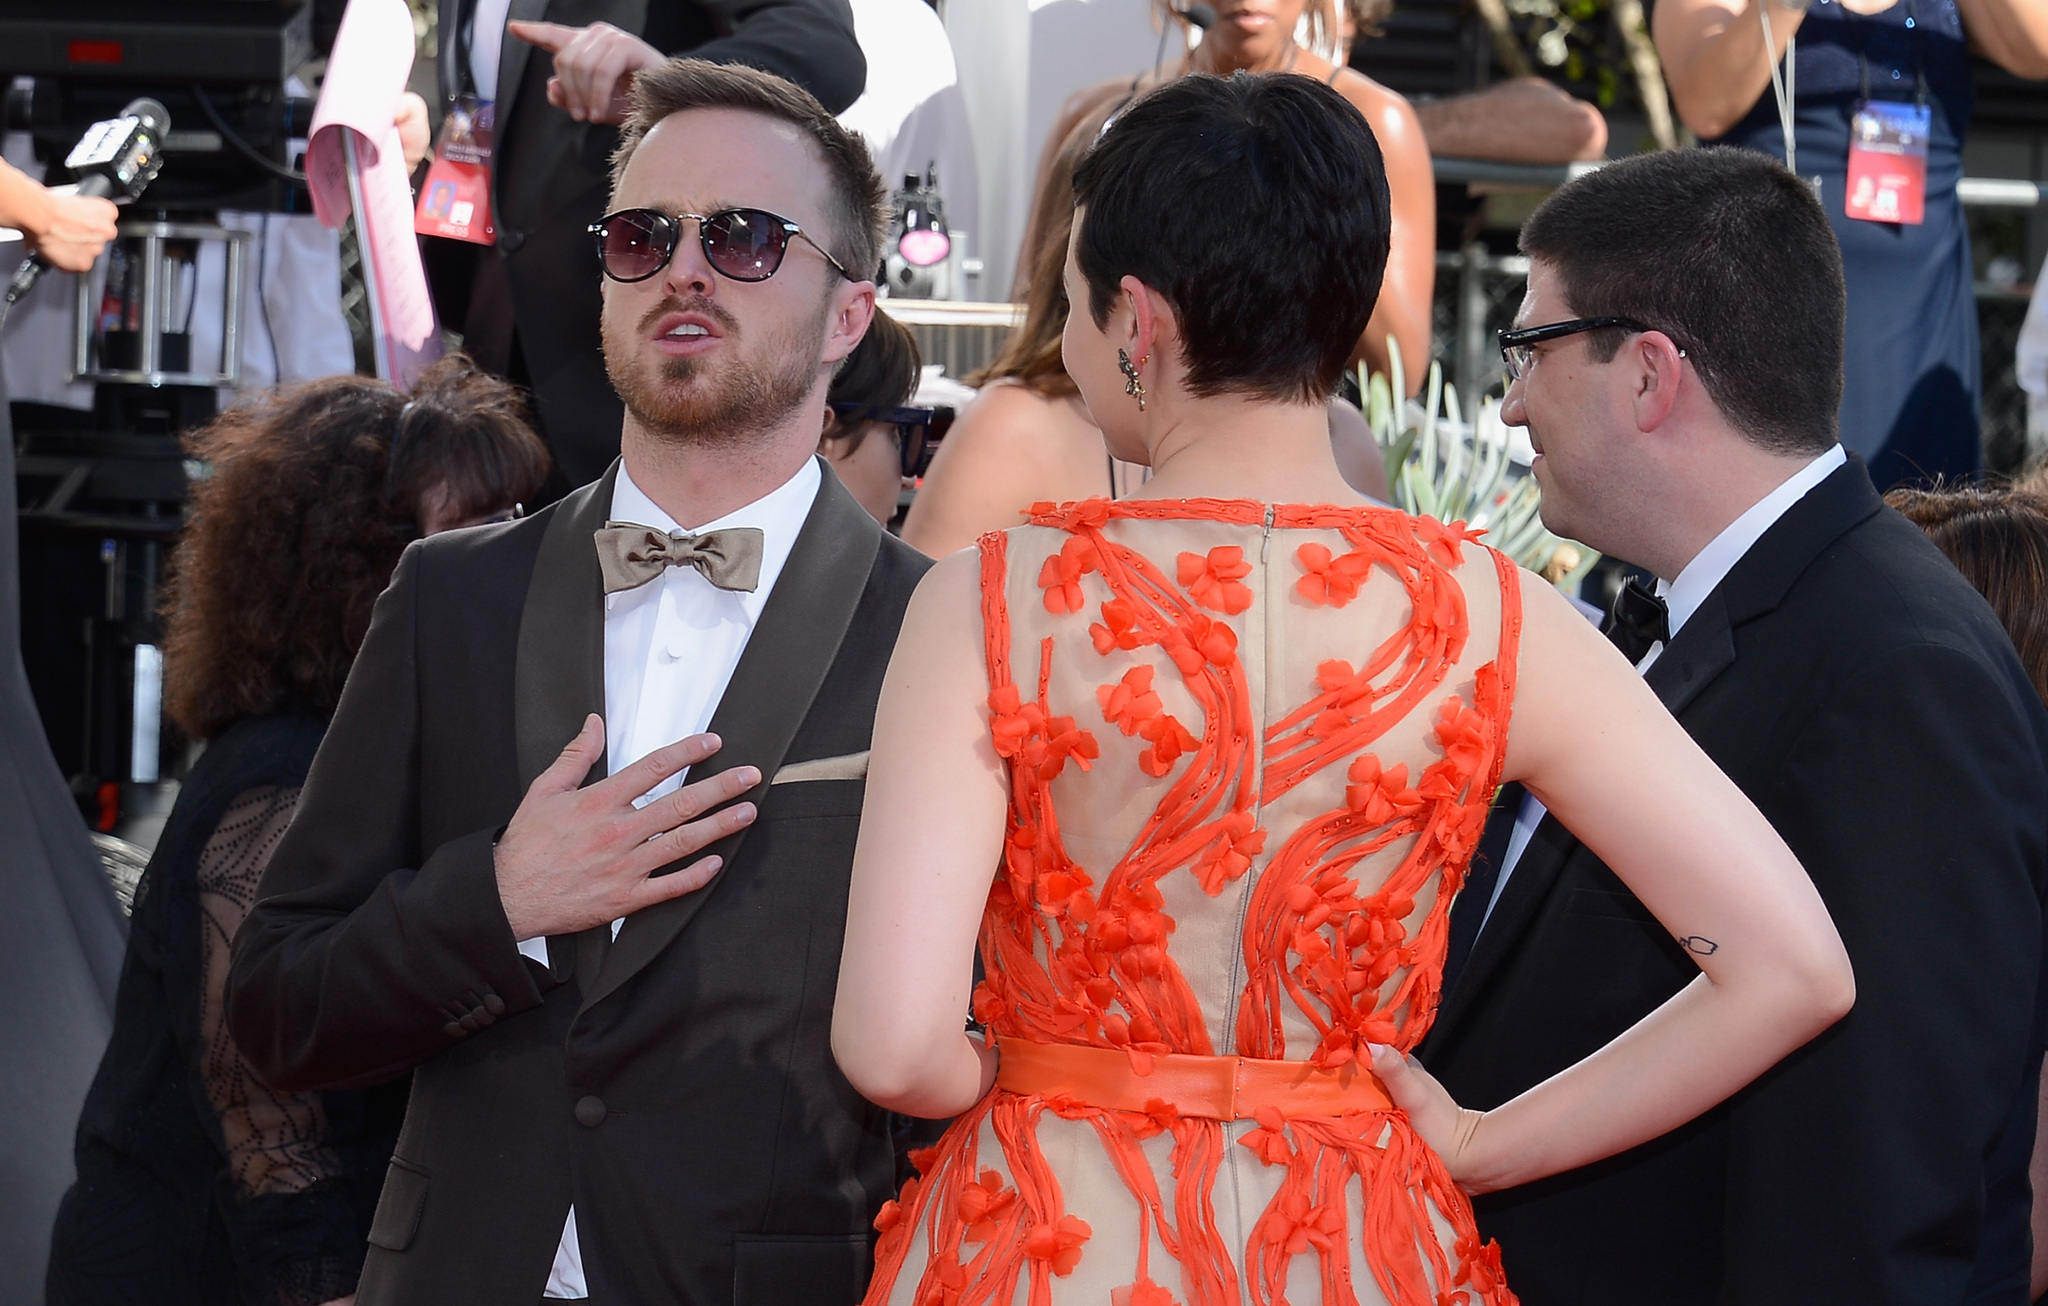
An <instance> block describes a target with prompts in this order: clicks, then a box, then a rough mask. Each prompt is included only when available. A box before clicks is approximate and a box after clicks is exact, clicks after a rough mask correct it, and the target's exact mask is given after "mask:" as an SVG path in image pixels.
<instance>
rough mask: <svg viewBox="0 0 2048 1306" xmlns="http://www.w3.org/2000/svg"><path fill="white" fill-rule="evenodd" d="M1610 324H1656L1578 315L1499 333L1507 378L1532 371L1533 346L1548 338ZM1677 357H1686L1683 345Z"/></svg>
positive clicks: (1639, 328)
mask: <svg viewBox="0 0 2048 1306" xmlns="http://www.w3.org/2000/svg"><path fill="white" fill-rule="evenodd" d="M1608 327H1620V328H1621V329H1622V330H1624V331H1651V330H1655V328H1654V327H1648V326H1645V325H1643V324H1642V323H1641V322H1638V321H1636V320H1635V319H1634V318H1632V317H1578V318H1573V319H1572V320H1571V321H1569V322H1551V323H1549V324H1547V325H1545V326H1534V327H1523V328H1522V329H1521V330H1519V331H1503V332H1501V333H1500V359H1501V361H1502V362H1503V363H1506V364H1507V365H1508V378H1509V379H1510V380H1513V381H1519V380H1521V379H1522V378H1523V377H1525V376H1527V375H1528V374H1529V363H1530V361H1531V360H1532V358H1533V357H1534V350H1533V349H1532V348H1531V346H1533V345H1540V344H1542V343H1543V342H1544V341H1546V340H1562V339H1563V338H1564V337H1566V336H1575V335H1578V334H1579V333H1580V332H1582V331H1604V330H1606V329H1607V328H1608ZM1666 334H1669V333H1668V332H1667V333H1666ZM1678 356H1679V357H1680V358H1684V357H1685V349H1684V348H1683V347H1680V349H1679V351H1678Z"/></svg>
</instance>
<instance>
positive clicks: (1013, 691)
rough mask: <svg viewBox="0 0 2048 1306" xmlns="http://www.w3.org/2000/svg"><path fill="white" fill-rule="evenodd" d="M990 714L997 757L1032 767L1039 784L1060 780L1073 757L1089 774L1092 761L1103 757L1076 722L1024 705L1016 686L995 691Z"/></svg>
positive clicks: (1007, 686)
mask: <svg viewBox="0 0 2048 1306" xmlns="http://www.w3.org/2000/svg"><path fill="white" fill-rule="evenodd" d="M988 710H989V732H990V733H991V734H992V735H993V736H994V740H995V748H996V753H997V754H998V755H999V756H1002V757H1007V758H1011V759H1013V760H1015V761H1016V762H1018V763H1020V764H1021V765H1023V766H1026V767H1029V768H1030V769H1031V770H1032V771H1034V772H1036V773H1037V775H1038V778H1039V779H1040V780H1052V779H1055V778H1056V777H1058V775H1059V773H1060V772H1061V771H1063V770H1065V769H1066V765H1067V759H1068V758H1070V757H1071V758H1073V759H1074V764H1075V765H1076V766H1078V767H1080V768H1081V769H1082V770H1083V771H1086V770H1088V764H1089V762H1090V761H1091V760H1093V759H1094V758H1097V757H1100V756H1102V748H1101V746H1100V745H1099V744H1097V743H1096V742H1095V736H1094V735H1092V734H1089V733H1088V732H1087V731H1086V730H1083V729H1080V728H1078V727H1077V726H1075V724H1074V718H1072V717H1070V716H1047V715H1046V712H1045V709H1044V708H1043V707H1041V706H1039V705H1038V704H1037V703H1034V702H1027V701H1025V700H1024V698H1023V696H1022V695H1020V694H1019V693H1018V692H1017V687H1016V686H1015V685H1004V686H1002V687H1000V688H998V689H996V690H994V691H992V692H991V693H990V694H989V696H988Z"/></svg>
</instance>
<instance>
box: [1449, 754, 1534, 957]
mask: <svg viewBox="0 0 2048 1306" xmlns="http://www.w3.org/2000/svg"><path fill="white" fill-rule="evenodd" d="M1527 796H1528V791H1527V790H1525V789H1523V788H1522V786H1521V785H1520V784H1518V783H1516V782H1514V781H1509V782H1508V783H1507V784H1504V785H1502V786H1501V787H1500V790H1499V792H1497V793H1495V794H1494V796H1493V807H1492V809H1491V810H1489V811H1488V812H1487V813H1486V828H1485V829H1484V830H1483V831H1481V832H1480V835H1479V846H1478V847H1477V848H1475V849H1474V850H1473V852H1472V861H1471V863H1470V864H1469V865H1468V866H1467V867H1466V869H1465V882H1464V884H1462V885H1460V886H1459V888H1458V896H1457V899H1456V900H1455V901H1454V902H1452V903H1451V921H1450V926H1451V928H1450V946H1449V947H1448V948H1447V949H1446V950H1445V952H1444V981H1443V991H1444V992H1446V993H1448V992H1449V991H1450V990H1451V989H1452V988H1453V987H1454V986H1456V984H1457V982H1458V976H1459V974H1460V973H1461V972H1463V971H1464V969H1465V961H1466V959H1467V958H1469V957H1470V956H1471V955H1472V944H1473V943H1474V941H1476V940H1477V939H1478V938H1479V927H1480V925H1481V924H1483V923H1484V922H1485V920H1486V908H1487V905H1488V904H1489V903H1491V902H1492V901H1493V890H1494V887H1495V886H1496V885H1498V884H1499V883H1500V865H1501V859H1502V858H1504V857H1506V856H1507V851H1508V840H1509V839H1511V838H1513V837H1514V833H1515V817H1516V814H1517V813H1519V812H1520V811H1521V810H1522V799H1523V798H1525V797H1527Z"/></svg>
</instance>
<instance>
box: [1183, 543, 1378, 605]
mask: <svg viewBox="0 0 2048 1306" xmlns="http://www.w3.org/2000/svg"><path fill="white" fill-rule="evenodd" d="M1181 556H1182V557H1186V556H1187V555H1186V554H1182V555H1181ZM1294 560H1295V561H1296V562H1298V563H1300V564H1301V569H1302V571H1303V572H1305V573H1306V574H1305V575H1304V576H1302V578H1301V579H1300V580H1298V581H1296V582H1294V592H1295V593H1297V594H1299V595H1301V597H1303V598H1305V599H1307V600H1308V601H1309V602H1310V603H1314V604H1316V605H1318V606H1321V605H1323V604H1328V605H1329V606H1330V607H1333V608H1341V607H1343V606H1344V605H1345V604H1347V603H1349V602H1351V600H1353V599H1355V598H1357V597H1358V591H1359V589H1360V588H1361V587H1362V586H1363V585H1364V584H1365V581H1366V578H1367V577H1368V576H1370V575H1371V574H1372V560H1371V559H1370V558H1368V557H1366V556H1365V555H1364V554H1362V553H1358V552H1356V551H1354V552H1351V553H1341V554H1332V553H1331V552H1330V550H1329V547H1328V546H1327V545H1322V544H1316V543H1313V542H1311V543H1308V544H1304V545H1302V546H1301V547H1300V548H1298V549H1296V550H1295V551H1294Z"/></svg>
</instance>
